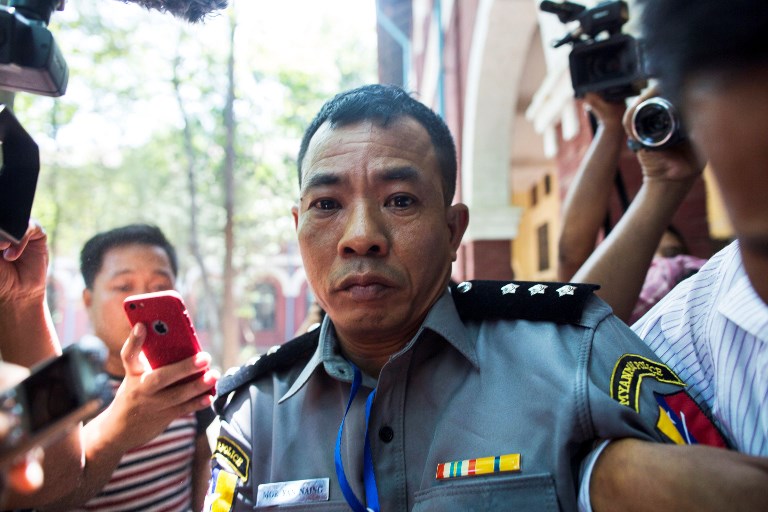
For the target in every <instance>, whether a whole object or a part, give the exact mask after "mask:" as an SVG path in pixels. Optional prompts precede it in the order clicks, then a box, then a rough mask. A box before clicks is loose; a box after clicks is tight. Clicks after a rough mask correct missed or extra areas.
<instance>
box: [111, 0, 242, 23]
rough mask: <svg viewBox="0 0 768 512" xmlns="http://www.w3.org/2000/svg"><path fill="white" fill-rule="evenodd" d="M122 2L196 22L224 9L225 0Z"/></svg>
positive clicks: (146, 0) (141, 0)
mask: <svg viewBox="0 0 768 512" xmlns="http://www.w3.org/2000/svg"><path fill="white" fill-rule="evenodd" d="M121 1H122V2H124V3H135V4H138V5H140V6H142V7H145V8H146V9H156V10H158V11H160V12H169V13H171V14H173V15H174V16H176V17H178V18H181V19H184V20H187V21H190V22H192V23H195V22H198V21H200V20H202V19H203V18H205V16H207V15H208V14H210V13H211V12H213V11H215V10H218V9H224V8H225V7H226V6H227V0H121Z"/></svg>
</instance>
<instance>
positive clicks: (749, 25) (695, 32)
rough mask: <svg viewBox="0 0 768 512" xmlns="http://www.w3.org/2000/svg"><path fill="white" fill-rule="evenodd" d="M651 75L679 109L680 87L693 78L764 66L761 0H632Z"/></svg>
mask: <svg viewBox="0 0 768 512" xmlns="http://www.w3.org/2000/svg"><path fill="white" fill-rule="evenodd" d="M638 5H639V7H640V9H641V17H640V29H641V32H642V38H643V40H644V45H645V53H646V57H647V61H648V62H647V63H648V66H649V69H650V71H651V73H652V74H653V75H654V76H656V77H658V78H659V82H660V86H661V92H662V94H664V95H665V96H667V97H668V98H670V99H671V100H672V101H673V102H675V103H679V102H680V100H681V98H682V94H681V93H682V89H683V87H685V85H686V83H685V81H686V80H687V79H689V78H691V77H692V76H695V75H697V74H699V73H724V76H726V77H727V74H729V73H731V72H733V71H739V70H745V69H746V70H749V69H750V68H755V67H761V66H765V65H767V64H768V33H766V29H767V28H768V8H767V7H766V3H765V0H638Z"/></svg>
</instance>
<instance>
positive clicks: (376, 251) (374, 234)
mask: <svg viewBox="0 0 768 512" xmlns="http://www.w3.org/2000/svg"><path fill="white" fill-rule="evenodd" d="M382 213H383V212H382V211H381V209H380V208H379V207H378V205H377V204H374V203H373V202H369V201H365V202H361V203H359V204H356V205H354V206H353V207H350V208H349V210H348V213H347V218H346V224H345V226H344V234H343V236H342V237H341V240H339V253H340V254H342V255H358V256H386V254H387V253H388V252H389V241H388V237H387V232H386V227H385V223H384V219H383V217H382Z"/></svg>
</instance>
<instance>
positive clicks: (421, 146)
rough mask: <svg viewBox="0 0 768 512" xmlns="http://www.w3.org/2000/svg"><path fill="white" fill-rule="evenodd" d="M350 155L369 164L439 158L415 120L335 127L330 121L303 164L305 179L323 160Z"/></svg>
mask: <svg viewBox="0 0 768 512" xmlns="http://www.w3.org/2000/svg"><path fill="white" fill-rule="evenodd" d="M363 148H364V151H363ZM350 153H356V154H357V156H358V157H359V158H364V159H365V160H367V161H368V162H372V161H375V160H376V159H377V158H381V159H388V158H390V159H391V158H394V159H402V160H403V162H406V161H411V162H419V161H426V160H427V159H429V158H434V159H436V156H435V154H436V152H435V148H434V146H433V144H432V141H431V138H430V137H429V134H428V133H427V130H426V129H425V128H424V127H423V126H422V125H421V124H420V123H419V122H418V121H416V120H415V119H413V118H411V117H406V116H401V117H398V118H396V119H391V120H390V121H389V122H388V123H387V125H386V126H384V125H382V124H381V123H380V122H378V121H375V120H363V121H359V122H354V123H347V124H343V125H333V124H331V123H330V122H328V121H326V122H325V123H323V124H322V125H321V126H320V128H318V130H317V131H316V132H315V134H314V135H313V137H312V139H311V141H310V143H309V145H308V148H307V153H306V155H305V157H304V162H303V165H302V169H303V174H304V177H306V176H307V175H308V174H309V173H310V170H311V169H312V168H313V167H315V166H318V165H319V166H320V167H322V162H323V161H327V160H332V159H333V158H335V157H339V156H345V155H348V154H350ZM417 167H419V166H418V165H417Z"/></svg>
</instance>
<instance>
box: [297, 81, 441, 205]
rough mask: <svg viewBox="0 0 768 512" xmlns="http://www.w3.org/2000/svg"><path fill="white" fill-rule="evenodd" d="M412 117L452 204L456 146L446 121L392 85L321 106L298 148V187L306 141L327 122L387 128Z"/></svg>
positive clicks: (341, 96) (344, 94) (367, 87)
mask: <svg viewBox="0 0 768 512" xmlns="http://www.w3.org/2000/svg"><path fill="white" fill-rule="evenodd" d="M402 117H411V118H413V119H415V120H416V121H417V122H418V123H419V124H420V125H422V126H423V127H424V128H425V129H426V130H427V133H428V134H429V137H430V140H431V141H432V145H433V146H434V148H435V153H436V155H437V161H438V164H439V165H440V172H441V173H442V178H443V180H442V181H443V196H444V198H445V203H446V205H449V204H451V200H452V199H453V194H454V193H455V192H456V146H455V145H454V142H453V137H452V136H451V131H450V130H449V129H448V126H446V124H445V122H444V121H443V120H442V119H441V118H440V116H438V115H437V114H436V113H435V112H433V111H432V110H431V109H430V108H428V107H427V106H426V105H424V104H423V103H420V102H419V101H417V100H415V99H414V98H412V97H411V96H410V95H409V94H408V93H407V92H405V91H404V90H403V89H401V88H399V87H397V86H394V85H381V84H371V85H364V86H362V87H358V88H356V89H352V90H350V91H346V92H342V93H340V94H337V95H336V96H334V97H333V98H332V99H330V100H329V101H328V102H326V103H325V105H323V107H322V108H321V109H320V111H319V112H318V113H317V116H315V119H314V120H312V123H311V124H310V125H309V128H307V131H305V132H304V137H303V138H302V140H301V148H300V149H299V162H298V170H299V186H301V166H302V163H303V161H304V156H305V155H306V153H307V148H308V147H309V142H310V140H311V139H312V136H314V134H315V132H317V130H318V128H320V126H321V125H322V124H323V123H325V122H326V121H327V122H328V123H329V124H330V126H331V127H333V128H336V127H340V126H346V125H350V124H353V123H357V122H360V121H373V122H375V123H377V124H378V125H379V126H382V127H386V126H387V125H388V124H389V122H390V121H392V120H395V119H399V118H402Z"/></svg>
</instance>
